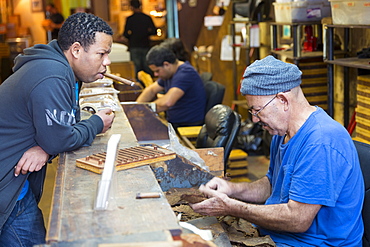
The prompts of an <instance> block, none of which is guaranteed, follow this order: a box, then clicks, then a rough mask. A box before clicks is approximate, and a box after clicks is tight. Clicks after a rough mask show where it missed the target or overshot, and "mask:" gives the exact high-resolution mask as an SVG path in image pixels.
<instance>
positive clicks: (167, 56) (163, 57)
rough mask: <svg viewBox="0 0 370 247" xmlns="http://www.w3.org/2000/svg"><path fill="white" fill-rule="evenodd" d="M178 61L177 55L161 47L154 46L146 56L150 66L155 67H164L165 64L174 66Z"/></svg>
mask: <svg viewBox="0 0 370 247" xmlns="http://www.w3.org/2000/svg"><path fill="white" fill-rule="evenodd" d="M176 60H177V59H176V55H175V53H173V51H171V50H170V49H168V48H166V47H164V46H161V45H156V46H153V47H152V48H151V49H150V50H149V51H148V53H147V54H146V61H147V63H148V65H155V66H157V67H162V66H163V63H164V62H169V63H171V64H174V63H175V62H176Z"/></svg>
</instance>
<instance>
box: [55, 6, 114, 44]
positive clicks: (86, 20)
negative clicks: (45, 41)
mask: <svg viewBox="0 0 370 247" xmlns="http://www.w3.org/2000/svg"><path fill="white" fill-rule="evenodd" d="M97 32H102V33H105V34H108V35H113V31H112V28H111V27H110V26H109V25H108V24H107V23H106V22H105V21H104V20H102V19H101V18H99V17H97V16H95V15H93V14H88V13H75V14H73V15H71V16H69V17H68V18H67V19H66V21H65V22H64V23H63V25H62V27H61V28H60V31H59V35H58V43H59V46H60V48H62V50H63V51H65V50H68V49H69V47H70V46H71V45H72V44H73V43H74V42H79V43H80V44H81V45H82V47H83V48H84V50H85V51H87V50H88V48H89V47H90V45H92V44H94V43H95V34H96V33H97Z"/></svg>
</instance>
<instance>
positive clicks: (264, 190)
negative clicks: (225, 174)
mask: <svg viewBox="0 0 370 247" xmlns="http://www.w3.org/2000/svg"><path fill="white" fill-rule="evenodd" d="M232 186H233V188H232V190H231V191H232V192H233V193H232V194H230V197H233V198H237V199H239V200H242V201H245V202H252V203H260V204H261V203H264V202H265V201H266V200H267V198H268V197H269V196H270V194H271V185H270V181H269V180H268V178H267V177H266V176H265V177H263V178H261V179H259V180H257V181H255V182H252V183H233V184H232Z"/></svg>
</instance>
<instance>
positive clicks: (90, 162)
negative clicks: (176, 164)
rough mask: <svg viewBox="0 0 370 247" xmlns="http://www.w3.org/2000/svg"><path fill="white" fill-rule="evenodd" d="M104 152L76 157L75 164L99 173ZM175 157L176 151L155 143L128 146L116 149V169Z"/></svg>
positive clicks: (101, 170) (101, 169)
mask: <svg viewBox="0 0 370 247" xmlns="http://www.w3.org/2000/svg"><path fill="white" fill-rule="evenodd" d="M105 157H106V153H105V152H104V153H97V154H93V155H89V156H86V157H85V158H81V159H77V160H76V166H77V167H80V168H83V169H86V170H89V171H92V172H95V173H98V174H101V173H102V172H103V169H104V164H105ZM174 158H176V153H175V152H173V151H171V150H168V149H164V148H161V147H159V146H157V145H155V144H148V145H143V146H136V147H129V148H124V149H119V150H117V158H116V170H118V171H121V170H125V169H130V168H134V167H138V166H143V165H147V164H151V163H155V162H160V161H166V160H171V159H174Z"/></svg>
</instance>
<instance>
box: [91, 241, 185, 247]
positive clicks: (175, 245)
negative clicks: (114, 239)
mask: <svg viewBox="0 0 370 247" xmlns="http://www.w3.org/2000/svg"><path fill="white" fill-rule="evenodd" d="M142 246H151V247H181V246H183V245H182V241H169V242H163V241H161V242H141V243H126V244H99V245H98V247H142Z"/></svg>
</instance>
